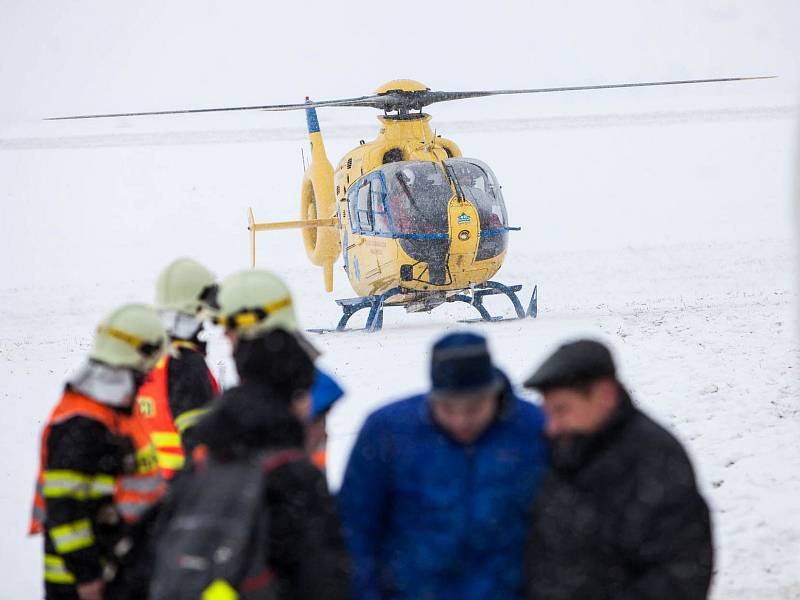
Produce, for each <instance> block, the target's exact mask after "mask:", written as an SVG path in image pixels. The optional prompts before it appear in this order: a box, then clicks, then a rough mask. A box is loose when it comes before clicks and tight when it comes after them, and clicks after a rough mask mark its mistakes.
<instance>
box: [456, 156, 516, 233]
mask: <svg viewBox="0 0 800 600" xmlns="http://www.w3.org/2000/svg"><path fill="white" fill-rule="evenodd" d="M445 162H446V164H448V165H449V166H450V167H452V169H451V172H452V173H454V174H455V176H456V179H457V180H458V183H459V186H460V187H461V191H462V192H463V193H464V196H465V197H466V198H467V200H469V201H470V202H472V204H473V205H475V208H477V209H478V215H479V217H480V221H481V230H491V231H495V230H501V229H503V228H505V227H506V226H507V225H508V218H507V215H506V207H505V203H504V202H503V195H502V193H501V192H500V185H499V184H498V183H497V180H496V179H495V177H494V173H492V171H491V170H490V169H489V167H488V166H486V165H484V164H482V163H480V162H479V161H475V160H470V159H459V158H454V159H448V160H447V161H445Z"/></svg>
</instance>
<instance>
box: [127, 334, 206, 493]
mask: <svg viewBox="0 0 800 600" xmlns="http://www.w3.org/2000/svg"><path fill="white" fill-rule="evenodd" d="M173 344H174V345H176V344H175V343H173ZM180 347H184V348H188V349H190V350H193V351H195V352H196V351H197V347H196V346H194V345H193V344H189V343H182V344H180ZM170 360H171V357H170V356H169V355H166V356H164V357H163V358H162V359H161V360H160V361H159V362H158V364H157V365H156V367H155V369H153V370H152V371H150V374H149V375H148V376H147V379H146V380H145V382H144V384H142V386H141V387H140V388H139V392H138V397H137V399H136V406H135V407H134V415H135V416H136V417H137V418H139V419H140V420H141V422H142V425H143V427H144V428H145V429H146V430H147V431H148V433H149V434H150V439H151V440H152V442H153V446H155V448H156V455H157V457H158V466H159V467H160V468H161V473H162V475H163V476H164V477H165V478H166V479H171V478H172V477H173V476H174V475H175V472H176V471H178V470H180V469H181V468H182V467H183V464H184V462H185V461H186V456H185V453H184V449H183V445H182V443H181V435H182V434H183V432H184V431H186V430H187V429H189V428H190V427H192V426H193V425H195V424H196V423H197V421H199V420H200V418H201V417H202V416H203V415H204V414H205V413H206V412H207V411H208V407H207V406H198V407H196V408H194V409H191V410H187V411H185V412H183V413H181V414H180V415H173V414H172V409H171V408H170V405H169V382H168V381H167V376H168V373H169V362H170ZM208 378H209V381H210V382H211V388H212V391H213V394H214V396H216V395H218V394H219V385H218V384H217V380H216V379H215V378H214V375H213V374H212V373H211V371H210V370H208Z"/></svg>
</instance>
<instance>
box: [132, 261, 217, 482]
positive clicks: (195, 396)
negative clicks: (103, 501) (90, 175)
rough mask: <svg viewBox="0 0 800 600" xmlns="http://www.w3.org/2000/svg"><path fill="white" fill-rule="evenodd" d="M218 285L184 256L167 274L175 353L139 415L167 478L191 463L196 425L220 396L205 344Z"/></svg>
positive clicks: (147, 388)
mask: <svg viewBox="0 0 800 600" xmlns="http://www.w3.org/2000/svg"><path fill="white" fill-rule="evenodd" d="M216 291H217V284H216V282H215V280H214V276H213V275H212V274H211V273H210V272H209V271H208V269H206V268H205V267H204V266H202V265H201V264H199V263H197V262H195V261H194V260H192V259H189V258H179V259H177V260H175V261H173V262H172V263H170V264H169V265H167V267H166V268H165V269H164V270H163V271H162V272H161V274H160V275H159V277H158V281H157V283H156V305H157V307H158V311H159V314H160V315H161V319H162V323H163V324H164V326H165V327H166V329H167V333H168V334H169V337H170V351H169V352H168V353H167V354H165V355H164V357H163V358H162V359H161V360H160V361H159V362H158V364H157V365H156V367H155V369H153V370H152V371H151V373H150V375H149V376H148V377H147V379H146V380H145V382H144V385H142V387H141V388H140V389H139V396H138V398H137V399H136V407H135V409H134V412H135V414H136V415H137V416H138V417H140V418H141V420H142V423H143V425H144V427H145V429H147V431H148V432H149V433H150V437H151V439H152V441H153V445H154V446H155V448H156V452H157V455H158V466H159V467H161V472H162V474H163V475H164V477H165V478H166V479H168V480H169V479H172V477H173V476H174V475H175V472H176V471H178V470H180V469H181V468H182V467H183V465H184V463H185V453H191V451H192V449H193V448H194V445H195V441H194V439H193V437H192V427H193V426H194V425H195V424H196V423H197V421H198V420H199V419H200V417H202V416H203V415H204V414H205V413H206V411H207V410H208V405H209V403H210V402H211V400H212V399H213V398H214V397H216V396H217V395H218V393H219V386H218V385H217V381H216V379H215V378H214V375H213V374H212V373H211V371H210V370H209V368H208V366H207V365H206V360H205V350H206V349H205V343H204V342H202V341H200V339H199V334H200V333H201V332H202V331H203V323H204V320H205V317H207V316H209V314H210V313H211V312H212V311H213V309H214V307H215V306H216Z"/></svg>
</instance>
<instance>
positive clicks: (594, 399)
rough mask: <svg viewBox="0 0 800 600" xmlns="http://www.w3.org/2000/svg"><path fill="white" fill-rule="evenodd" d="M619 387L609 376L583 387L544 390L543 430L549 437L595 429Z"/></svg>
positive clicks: (613, 405) (602, 421)
mask: <svg viewBox="0 0 800 600" xmlns="http://www.w3.org/2000/svg"><path fill="white" fill-rule="evenodd" d="M618 394H619V390H618V388H617V384H616V382H614V381H612V380H610V379H601V380H599V381H595V382H594V383H592V384H591V385H590V386H589V387H588V388H586V389H585V390H577V389H573V388H554V389H551V390H547V391H546V392H544V412H545V414H546V415H547V426H546V429H545V433H546V434H547V436H548V437H549V438H551V439H560V438H566V437H570V436H573V435H588V434H592V433H594V432H596V431H598V430H599V429H600V428H601V427H602V426H603V425H604V424H605V422H606V421H607V420H608V418H609V417H610V415H611V413H612V412H613V411H614V409H615V408H616V406H617V397H618Z"/></svg>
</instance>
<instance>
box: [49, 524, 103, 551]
mask: <svg viewBox="0 0 800 600" xmlns="http://www.w3.org/2000/svg"><path fill="white" fill-rule="evenodd" d="M50 538H51V539H52V540H53V545H54V546H55V547H56V552H58V553H59V554H68V553H70V552H75V551H77V550H83V549H84V548H88V547H89V546H92V545H94V534H93V533H92V524H91V523H90V522H89V519H81V520H80V521H73V522H72V523H66V524H64V525H58V526H57V527H53V528H52V529H51V530H50Z"/></svg>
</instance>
